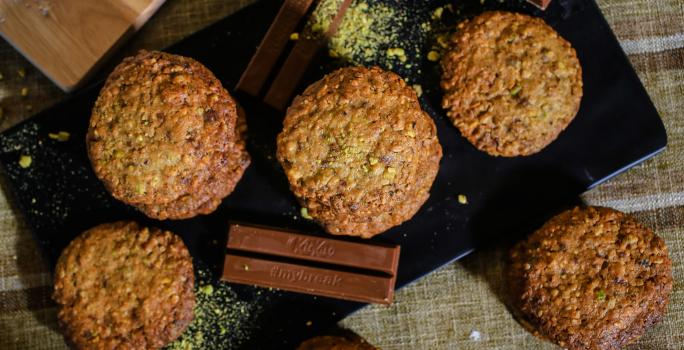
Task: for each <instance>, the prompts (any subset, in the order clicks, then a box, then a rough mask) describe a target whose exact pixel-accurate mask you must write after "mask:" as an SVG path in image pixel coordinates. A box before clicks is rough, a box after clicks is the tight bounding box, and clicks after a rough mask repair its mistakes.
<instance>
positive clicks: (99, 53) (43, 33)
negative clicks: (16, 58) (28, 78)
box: [0, 0, 164, 91]
mask: <svg viewBox="0 0 684 350" xmlns="http://www.w3.org/2000/svg"><path fill="white" fill-rule="evenodd" d="M162 3H164V0H97V1H84V0H59V1H57V0H50V1H48V0H42V1H26V0H23V1H9V0H8V1H1V2H0V16H2V19H3V21H2V23H0V35H2V36H3V37H4V38H5V40H7V41H8V42H10V43H11V44H12V45H13V46H14V47H15V48H16V49H17V50H19V51H20V52H21V53H22V54H23V55H24V56H26V58H27V59H28V60H29V61H31V63H33V64H34V65H35V66H36V67H37V68H38V69H40V70H41V71H42V72H43V73H44V74H45V75H46V76H47V77H48V78H50V79H51V80H52V81H53V82H54V83H55V84H57V85H58V86H59V87H60V88H62V89H63V90H65V91H71V90H73V89H74V88H76V87H77V86H78V85H79V84H80V83H81V82H83V81H84V80H85V79H86V78H87V77H88V76H89V75H90V73H92V72H93V70H94V69H95V68H96V67H97V65H98V63H100V62H102V60H103V59H104V58H105V57H106V56H107V54H108V53H110V52H111V51H112V50H113V49H114V48H116V47H117V44H119V43H120V42H122V40H125V39H126V38H127V37H128V36H129V35H130V34H132V33H134V32H135V31H136V30H137V29H139V28H140V27H141V26H142V25H143V24H144V23H145V22H146V21H147V20H148V19H149V18H150V16H151V15H152V14H153V13H154V12H155V11H156V9H158V8H159V6H161V4H162Z"/></svg>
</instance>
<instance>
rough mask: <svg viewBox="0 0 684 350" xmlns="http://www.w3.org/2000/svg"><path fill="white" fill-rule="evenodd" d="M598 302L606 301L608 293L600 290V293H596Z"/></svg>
mask: <svg viewBox="0 0 684 350" xmlns="http://www.w3.org/2000/svg"><path fill="white" fill-rule="evenodd" d="M596 300H598V301H604V300H606V292H604V291H603V290H599V291H598V292H596Z"/></svg>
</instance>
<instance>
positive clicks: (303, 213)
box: [299, 207, 313, 220]
mask: <svg viewBox="0 0 684 350" xmlns="http://www.w3.org/2000/svg"><path fill="white" fill-rule="evenodd" d="M299 214H301V216H302V218H304V219H307V220H313V217H311V215H309V209H307V208H305V207H302V209H300V210H299Z"/></svg>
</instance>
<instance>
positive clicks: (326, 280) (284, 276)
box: [271, 266, 342, 287]
mask: <svg viewBox="0 0 684 350" xmlns="http://www.w3.org/2000/svg"><path fill="white" fill-rule="evenodd" d="M271 277H273V278H277V279H281V280H286V281H289V282H305V283H315V284H320V285H327V286H335V287H336V286H339V285H340V283H341V282H342V278H341V277H340V276H338V275H336V274H325V273H314V272H306V271H304V270H300V269H285V268H282V267H280V266H273V267H272V268H271Z"/></svg>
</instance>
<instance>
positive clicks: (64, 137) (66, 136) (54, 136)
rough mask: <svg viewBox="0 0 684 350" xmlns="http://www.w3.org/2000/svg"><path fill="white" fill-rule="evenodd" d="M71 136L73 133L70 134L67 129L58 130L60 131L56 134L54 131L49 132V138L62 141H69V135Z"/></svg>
mask: <svg viewBox="0 0 684 350" xmlns="http://www.w3.org/2000/svg"><path fill="white" fill-rule="evenodd" d="M70 136H71V135H70V134H69V133H68V132H66V131H60V132H58V133H56V134H54V133H49V134H48V137H49V138H51V139H53V140H57V141H60V142H64V141H69V137H70Z"/></svg>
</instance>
